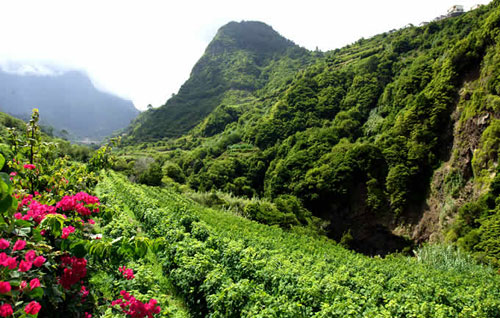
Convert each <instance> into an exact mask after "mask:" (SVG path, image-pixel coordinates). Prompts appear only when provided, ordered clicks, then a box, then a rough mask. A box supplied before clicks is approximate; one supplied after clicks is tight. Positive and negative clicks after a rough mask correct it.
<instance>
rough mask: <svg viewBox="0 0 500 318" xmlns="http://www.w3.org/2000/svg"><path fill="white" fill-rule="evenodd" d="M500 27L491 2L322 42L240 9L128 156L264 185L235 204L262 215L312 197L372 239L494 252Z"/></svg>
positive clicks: (144, 121)
mask: <svg viewBox="0 0 500 318" xmlns="http://www.w3.org/2000/svg"><path fill="white" fill-rule="evenodd" d="M257 26H258V28H257ZM264 31H265V32H267V33H266V34H268V35H266V36H264V35H263V32H264ZM499 31H500V8H499V2H498V1H493V2H492V3H491V4H490V5H488V6H483V7H481V8H479V9H477V10H474V11H471V12H468V13H466V14H463V15H461V16H458V17H453V18H447V19H445V20H441V21H437V22H431V23H429V24H428V25H426V26H423V27H414V26H410V27H406V28H403V29H401V30H397V31H394V32H388V33H384V34H380V35H377V36H374V37H372V38H369V39H360V40H359V41H357V42H356V43H353V44H352V45H349V46H347V47H344V48H342V49H338V50H335V51H330V52H326V53H320V52H307V51H305V50H303V49H299V48H297V47H295V46H292V45H291V44H290V43H289V42H286V41H284V40H282V38H280V37H276V36H274V37H273V36H271V35H272V34H274V33H272V32H271V31H270V28H268V27H265V26H263V24H260V23H253V22H242V23H234V22H232V23H230V24H228V25H226V26H224V27H222V28H221V29H220V31H219V32H218V34H217V36H216V37H215V38H214V40H213V42H212V43H211V44H210V45H209V46H208V48H207V51H206V52H205V55H204V56H203V57H202V58H201V59H200V61H199V62H198V63H197V65H196V66H195V67H194V69H193V72H192V76H191V78H190V79H189V80H188V81H187V82H186V84H185V85H184V86H183V87H182V88H181V90H180V91H179V94H178V95H176V96H174V97H172V99H170V100H169V101H168V102H167V103H166V105H164V106H162V107H160V108H158V109H155V110H150V111H149V112H147V113H145V114H144V115H143V116H141V117H140V118H139V119H138V120H137V121H136V122H135V123H134V124H133V125H132V126H131V127H130V128H129V130H128V133H129V134H128V136H126V137H125V141H126V142H129V144H132V143H136V142H137V141H151V140H156V142H150V143H144V144H142V145H140V146H137V145H135V146H129V147H128V148H127V149H125V150H124V153H127V156H125V157H123V158H122V161H121V162H120V167H119V168H120V169H125V170H127V169H128V171H129V174H134V171H133V170H134V162H137V160H139V161H140V160H143V161H142V162H143V163H144V164H145V166H146V167H149V168H150V170H151V169H153V170H154V169H156V171H157V174H156V175H157V176H159V178H160V179H161V176H162V175H163V176H166V177H164V178H163V182H164V183H166V184H170V185H175V184H185V186H181V187H180V189H184V190H186V189H187V188H189V189H192V190H195V191H200V192H204V191H215V190H219V191H223V192H226V193H232V194H233V195H237V196H240V197H248V198H251V197H254V196H258V197H261V198H265V200H266V201H265V202H266V203H252V204H247V205H244V206H243V207H241V210H242V213H244V214H246V215H247V216H248V217H250V218H254V219H258V220H260V221H261V222H264V223H269V224H280V225H281V226H283V227H287V226H290V225H296V224H301V223H302V224H305V223H307V222H306V221H304V219H303V218H302V221H301V216H300V214H301V213H302V214H303V212H300V211H304V209H306V211H310V212H312V214H313V215H314V216H316V217H320V218H322V219H323V220H327V221H329V224H330V225H329V226H328V228H327V232H328V233H329V235H330V237H332V238H334V239H336V240H339V241H343V242H344V244H345V245H347V246H350V247H351V248H354V249H356V250H359V251H363V252H366V253H369V254H385V253H387V252H389V251H395V250H402V249H403V248H405V247H408V246H410V245H411V244H413V243H415V242H422V241H428V240H435V241H443V240H449V241H453V242H458V244H459V245H461V246H463V247H465V248H466V249H468V250H470V251H472V252H473V253H475V254H476V256H477V257H478V258H479V259H481V260H484V261H487V262H490V261H492V262H496V261H497V260H498V257H499V256H500V255H499V254H498V246H499V245H498V243H499V242H498V237H499V236H498V234H499V233H498V222H500V215H499V213H498V211H499V210H498V202H497V203H495V198H496V197H495V196H496V193H497V192H496V191H497V190H495V189H496V187H495V186H493V187H490V185H491V184H492V181H493V180H494V178H495V175H496V171H497V169H498V168H497V167H498V149H499V145H500V136H499V127H500V126H499V123H500V122H499V115H500V113H499V106H498V105H499V101H500V91H499V90H498V83H497V82H498V74H497V70H498V63H499V62H498V61H499V59H500V51H499V47H500V38H499ZM241 34H245V36H247V34H253V35H254V36H255V38H257V39H258V40H255V39H254V37H251V39H249V40H247V39H246V38H245V37H244V36H243V37H242V36H241ZM238 39H241V41H240V42H239V41H238ZM264 40H265V42H266V43H267V42H269V41H272V42H273V43H274V44H273V45H265V46H264V45H256V43H261V44H262V43H263V42H264ZM242 43H247V44H248V45H247V46H243V45H242ZM269 56H272V58H271V57H269ZM242 63H243V64H242ZM266 70H269V72H266ZM202 75H203V76H202ZM207 85H208V86H207ZM194 92H196V94H194ZM191 93H193V94H194V95H191ZM191 97H194V98H191ZM179 136H180V137H179ZM172 137H178V138H172ZM148 157H149V158H150V159H147V158H148ZM140 158H143V159H140ZM144 158H146V159H144ZM144 164H143V166H144ZM161 167H163V171H161ZM141 169H142V170H144V169H147V168H144V169H143V168H141ZM142 170H141V171H142ZM135 174H136V176H138V173H137V171H136V172H135ZM150 176H152V175H150ZM145 179H147V178H143V181H144V182H146V183H147V182H148V180H145ZM158 182H159V181H158V178H157V180H156V183H157V184H158ZM186 186H187V188H186ZM488 193H489V194H488ZM214 195H215V196H218V198H217V200H219V201H222V203H220V202H219V203H213V202H212V203H209V204H218V205H221V206H227V205H228V204H229V202H225V203H224V198H223V197H224V195H223V194H219V195H217V194H216V193H214ZM484 196H487V197H489V198H490V199H484ZM217 200H215V201H217ZM476 200H479V201H477V203H470V204H466V203H467V202H476ZM212 201H213V200H212ZM497 201H498V200H497ZM292 203H293V204H292ZM245 208H246V209H247V210H246V212H245ZM280 213H281V214H280ZM289 213H292V216H293V215H295V217H290V214H289ZM273 215H274V216H276V215H282V216H283V215H286V216H287V217H283V218H281V217H280V218H279V219H280V220H281V221H277V220H276V218H274V217H273ZM455 221H456V222H455ZM412 242H413V243H412Z"/></svg>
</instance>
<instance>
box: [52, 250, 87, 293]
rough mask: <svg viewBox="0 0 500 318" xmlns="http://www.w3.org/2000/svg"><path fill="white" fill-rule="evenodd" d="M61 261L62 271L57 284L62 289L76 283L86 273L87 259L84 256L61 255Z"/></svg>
mask: <svg viewBox="0 0 500 318" xmlns="http://www.w3.org/2000/svg"><path fill="white" fill-rule="evenodd" d="M61 263H62V266H63V267H64V271H63V273H62V275H61V277H59V284H61V285H62V287H63V288H64V289H70V288H71V286H72V285H74V284H76V283H78V282H79V281H81V280H82V279H83V278H85V276H86V275H87V260H86V259H85V258H77V257H74V256H72V257H69V256H63V257H62V258H61Z"/></svg>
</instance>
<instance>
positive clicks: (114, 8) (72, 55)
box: [0, 0, 490, 110]
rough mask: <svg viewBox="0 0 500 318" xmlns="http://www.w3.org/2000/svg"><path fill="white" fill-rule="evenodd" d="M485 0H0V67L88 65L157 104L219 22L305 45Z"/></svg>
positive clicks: (346, 39) (141, 100)
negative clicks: (258, 27) (267, 30)
mask: <svg viewBox="0 0 500 318" xmlns="http://www.w3.org/2000/svg"><path fill="white" fill-rule="evenodd" d="M488 2H490V1H488V0H420V1H414V0H412V1H409V0H380V1H370V0H345V1H338V0H307V1H303V0H302V1H295V0H287V1H281V0H246V1H240V0H210V1H207V0H205V1H203V0H201V1H200V0H197V1H195V0H182V1H168V0H163V1H160V0H136V1H128V0H117V1H115V0H99V1H94V0H84V1H72V0H63V1H54V0H43V1H40V0H35V1H24V0H16V1H12V0H0V67H2V68H3V69H7V68H8V69H10V70H23V71H29V70H31V71H32V72H38V73H40V74H48V73H51V72H53V70H57V71H59V72H60V71H63V70H66V69H78V70H82V71H84V72H86V73H87V74H88V75H89V77H90V78H91V80H92V82H93V83H94V85H95V86H96V87H98V88H99V89H101V90H104V91H108V92H112V93H114V94H117V95H119V96H121V97H124V98H127V99H130V100H132V101H133V102H134V105H135V106H136V108H138V109H140V110H144V109H146V108H147V105H148V104H151V105H153V106H154V107H158V106H161V105H163V104H164V103H165V102H166V100H167V99H168V98H169V97H170V96H171V95H172V94H173V93H177V91H178V90H179V88H180V86H181V85H182V84H183V83H184V82H185V81H186V80H187V79H188V78H189V74H190V72H191V69H192V67H193V66H194V64H195V63H196V61H197V60H198V59H199V58H200V57H201V55H202V54H203V52H204V50H205V48H206V46H207V45H208V43H209V42H210V40H211V39H212V38H213V36H214V35H215V34H216V32H217V30H218V28H219V27H221V26H222V25H224V24H226V23H228V22H230V21H242V20H247V21H248V20H257V21H262V22H265V23H267V24H269V25H271V26H272V27H273V28H274V30H276V31H278V32H279V33H280V34H281V35H282V36H284V37H286V38H288V39H290V40H292V41H294V42H295V43H296V44H298V45H300V46H302V47H305V48H307V49H310V50H314V49H316V48H319V49H320V50H322V51H327V50H332V49H335V48H339V47H342V46H345V45H347V44H350V43H353V42H356V41H357V40H358V39H360V38H361V37H364V38H368V37H370V36H373V35H375V34H379V33H383V32H386V31H389V30H391V29H398V28H401V27H403V26H405V25H407V24H409V23H412V24H414V25H418V24H419V23H420V22H423V21H430V20H432V19H433V18H435V17H436V16H439V15H441V14H445V13H446V11H447V9H448V8H449V7H451V6H452V5H455V4H461V5H463V6H464V8H465V10H468V9H469V8H470V7H471V6H472V5H475V4H486V3H488Z"/></svg>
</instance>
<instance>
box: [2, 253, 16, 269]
mask: <svg viewBox="0 0 500 318" xmlns="http://www.w3.org/2000/svg"><path fill="white" fill-rule="evenodd" d="M5 264H6V265H4V266H6V267H8V268H9V269H15V268H16V267H17V256H16V257H9V258H8V259H7V261H6V262H5Z"/></svg>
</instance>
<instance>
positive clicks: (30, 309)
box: [24, 301, 42, 315]
mask: <svg viewBox="0 0 500 318" xmlns="http://www.w3.org/2000/svg"><path fill="white" fill-rule="evenodd" d="M41 308H42V306H41V305H40V304H39V303H37V302H36V301H32V302H30V303H29V304H28V305H27V306H26V307H25V308H24V312H25V313H27V314H30V315H36V314H38V312H39V311H40V309H41Z"/></svg>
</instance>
